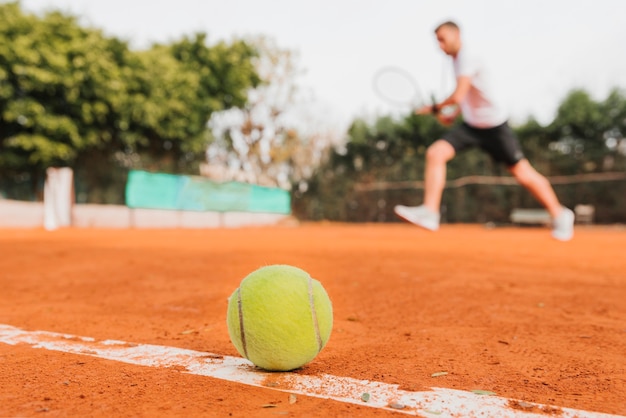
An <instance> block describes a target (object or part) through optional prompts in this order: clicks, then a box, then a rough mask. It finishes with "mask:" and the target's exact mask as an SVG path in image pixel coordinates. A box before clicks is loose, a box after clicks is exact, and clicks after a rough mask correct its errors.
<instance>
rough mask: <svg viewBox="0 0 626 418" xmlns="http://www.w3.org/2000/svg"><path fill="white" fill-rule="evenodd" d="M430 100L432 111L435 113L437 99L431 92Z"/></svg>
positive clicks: (436, 111)
mask: <svg viewBox="0 0 626 418" xmlns="http://www.w3.org/2000/svg"><path fill="white" fill-rule="evenodd" d="M430 101H431V103H432V104H431V108H432V112H433V115H436V114H438V113H439V106H437V99H435V95H434V94H431V95H430Z"/></svg>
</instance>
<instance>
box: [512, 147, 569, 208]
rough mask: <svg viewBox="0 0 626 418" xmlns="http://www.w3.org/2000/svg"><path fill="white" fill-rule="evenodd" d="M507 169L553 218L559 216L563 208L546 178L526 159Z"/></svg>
mask: <svg viewBox="0 0 626 418" xmlns="http://www.w3.org/2000/svg"><path fill="white" fill-rule="evenodd" d="M509 171H510V172H511V174H512V175H513V177H515V179H516V180H517V182H518V183H519V184H520V185H522V186H524V187H525V188H526V190H528V191H529V192H530V193H531V194H532V195H533V196H534V197H535V199H537V200H538V201H539V203H541V204H542V205H543V206H544V207H545V208H546V209H547V210H548V212H549V213H550V215H551V216H552V217H553V218H556V217H557V216H559V214H560V213H561V210H562V209H563V208H562V206H561V204H560V203H559V199H558V198H557V197H556V193H554V189H553V188H552V185H551V184H550V182H549V181H548V179H547V178H545V177H544V176H543V175H541V174H540V173H539V172H538V171H537V170H535V169H534V168H533V167H532V166H531V165H530V163H529V162H528V160H527V159H525V158H524V159H522V160H520V161H518V162H517V163H516V164H515V165H513V166H511V167H509Z"/></svg>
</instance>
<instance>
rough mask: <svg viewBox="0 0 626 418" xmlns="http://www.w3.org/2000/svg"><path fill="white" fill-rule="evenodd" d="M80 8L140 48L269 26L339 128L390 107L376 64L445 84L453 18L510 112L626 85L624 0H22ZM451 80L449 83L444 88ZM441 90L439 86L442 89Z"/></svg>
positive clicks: (523, 113) (429, 86) (428, 87)
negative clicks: (445, 36)
mask: <svg viewBox="0 0 626 418" xmlns="http://www.w3.org/2000/svg"><path fill="white" fill-rule="evenodd" d="M22 5H23V7H24V8H25V9H27V10H29V11H34V12H41V11H44V10H48V9H50V8H54V9H61V10H62V11H64V12H70V13H72V14H75V15H78V16H80V17H81V19H82V20H81V23H83V24H87V25H90V26H95V27H98V28H101V29H103V30H104V31H105V32H106V33H107V34H109V35H114V36H117V37H120V38H123V39H126V40H128V41H130V42H131V44H132V45H133V46H134V47H138V48H143V47H147V46H148V45H149V44H150V43H152V42H168V41H172V40H175V39H179V38H180V37H181V36H182V35H185V34H187V35H189V34H192V33H194V32H197V31H203V32H206V33H208V35H209V41H210V42H214V41H218V40H227V41H228V40H232V39H233V38H236V37H243V36H249V35H267V36H270V37H272V38H273V39H275V40H276V42H277V44H278V46H279V47H281V48H287V49H291V50H294V51H296V52H298V54H299V61H298V63H299V66H300V67H301V68H302V69H303V70H305V74H304V75H303V76H302V77H301V78H300V81H299V85H300V86H301V88H302V89H303V91H304V92H307V93H309V94H312V95H313V96H314V97H315V99H316V102H317V103H318V106H317V109H319V111H320V112H323V113H322V114H323V117H324V118H325V119H324V120H326V121H328V123H329V124H337V126H341V125H345V124H347V123H349V122H350V121H351V120H353V119H354V118H355V117H371V116H375V115H379V114H383V113H385V112H387V111H388V110H389V109H388V108H386V106H385V105H384V103H382V102H381V101H380V100H379V99H378V98H377V97H376V96H375V94H374V92H373V90H372V77H373V75H374V73H375V72H376V70H377V69H379V68H380V67H383V66H388V65H396V66H401V67H404V68H405V69H407V70H408V71H410V72H411V73H413V74H414V75H415V77H416V78H417V80H418V82H419V84H420V86H421V88H422V89H423V90H425V91H427V92H430V91H432V92H434V93H436V95H438V96H439V97H441V96H443V95H444V94H445V93H449V92H450V88H452V87H453V86H452V83H451V82H449V81H448V82H447V83H444V82H443V81H442V80H446V79H447V78H446V77H449V75H450V69H449V65H448V64H449V61H448V60H447V58H446V57H445V56H444V55H443V54H442V53H441V52H440V51H439V49H438V47H437V45H436V42H435V39H434V36H433V33H432V31H433V29H434V27H435V26H436V25H437V24H438V23H440V22H441V21H443V20H448V19H453V20H455V21H457V22H458V23H459V24H460V25H461V27H462V29H463V37H464V41H465V43H466V45H472V47H473V49H475V50H479V51H481V52H483V53H484V54H486V55H487V58H488V60H489V61H491V64H492V69H493V72H494V73H495V74H497V76H496V81H497V84H498V85H499V87H500V89H501V90H500V91H501V93H502V98H503V99H504V101H505V104H506V105H507V107H508V109H509V112H510V114H511V117H512V121H513V122H516V121H517V122H523V121H525V120H526V117H527V116H529V115H534V116H535V117H536V118H537V119H538V120H539V121H540V122H543V123H546V122H550V121H551V120H552V118H553V116H554V113H555V111H556V107H557V106H558V104H559V102H560V101H561V100H562V99H563V98H564V96H565V95H566V93H567V92H568V91H569V90H570V89H572V88H575V87H582V88H585V89H586V90H588V91H589V92H590V93H591V94H592V95H593V96H594V98H596V99H604V98H605V97H606V95H607V93H608V91H609V90H610V89H611V88H613V87H621V88H626V25H624V16H626V1H623V0H525V1H512V0H511V1H503V0H472V1H468V0H317V1H298V0H267V1H260V0H219V1H218V0H106V1H96V0H22ZM446 84H447V89H444V87H445V85H446ZM442 90H445V92H444V91H442Z"/></svg>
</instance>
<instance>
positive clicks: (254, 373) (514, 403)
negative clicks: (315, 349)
mask: <svg viewBox="0 0 626 418" xmlns="http://www.w3.org/2000/svg"><path fill="white" fill-rule="evenodd" d="M0 343H3V344H7V345H12V346H17V345H27V346H30V347H31V348H33V349H46V350H50V351H57V352H63V353H69V354H77V355H86V356H91V357H96V358H100V359H105V360H113V361H118V362H121V363H126V364H132V365H138V366H146V367H162V368H171V367H175V368H176V369H177V370H178V369H180V368H181V367H182V368H184V369H185V371H184V372H183V373H189V374H193V375H200V376H206V377H211V378H215V379H219V380H226V381H230V382H234V383H239V384H244V385H248V386H255V387H261V388H265V389H270V390H275V391H281V392H287V393H293V394H298V395H303V396H310V397H316V398H322V399H331V400H334V401H338V402H343V403H351V404H356V405H361V406H365V407H372V408H377V409H385V410H389V411H393V412H397V413H403V414H409V415H421V416H425V417H429V416H433V417H434V416H438V417H455V416H459V414H460V415H462V416H464V417H468V418H471V417H479V416H480V417H484V416H498V417H503V418H508V417H511V418H527V417H528V418H530V417H545V416H546V415H554V414H558V416H559V417H562V418H575V417H576V418H619V417H620V416H619V415H611V414H605V413H598V412H588V411H583V410H577V409H572V408H565V407H558V406H553V405H543V404H539V403H534V402H525V401H521V400H515V399H510V398H504V397H499V396H496V395H495V394H493V395H492V394H490V393H484V392H479V391H477V392H472V391H462V390H456V389H446V388H438V387H433V388H431V390H430V391H420V392H411V391H406V390H402V389H400V388H399V385H396V384H388V383H383V382H375V381H369V380H359V379H354V378H349V377H338V376H333V375H329V374H320V375H315V376H313V375H303V374H297V373H290V372H266V371H262V370H260V369H258V368H256V367H255V366H254V365H253V364H252V363H250V362H249V361H248V360H246V359H243V358H240V357H230V356H222V355H219V354H214V353H208V352H201V351H194V350H189V349H184V348H177V347H168V346H160V345H153V344H136V343H129V342H125V341H119V340H100V341H98V340H96V339H94V338H91V337H83V336H76V335H71V334H63V333H58V332H50V331H26V330H23V329H20V328H17V327H14V326H11V325H5V324H0Z"/></svg>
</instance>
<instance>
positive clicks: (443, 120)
mask: <svg viewBox="0 0 626 418" xmlns="http://www.w3.org/2000/svg"><path fill="white" fill-rule="evenodd" d="M455 119H456V115H450V114H447V115H446V114H443V113H437V120H438V121H439V123H440V124H442V125H444V126H450V125H452V124H453V123H454V121H455Z"/></svg>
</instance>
